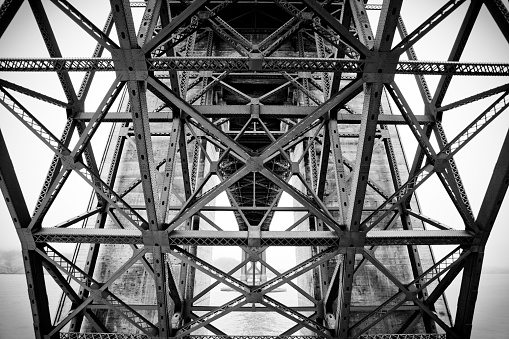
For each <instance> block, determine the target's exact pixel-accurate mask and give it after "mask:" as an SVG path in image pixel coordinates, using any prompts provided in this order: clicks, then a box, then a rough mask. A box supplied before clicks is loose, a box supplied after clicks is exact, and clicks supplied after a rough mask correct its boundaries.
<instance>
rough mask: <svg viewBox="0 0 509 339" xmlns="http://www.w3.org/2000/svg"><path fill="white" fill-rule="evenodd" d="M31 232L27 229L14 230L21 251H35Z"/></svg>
mask: <svg viewBox="0 0 509 339" xmlns="http://www.w3.org/2000/svg"><path fill="white" fill-rule="evenodd" d="M32 231H33V230H30V229H28V228H16V232H17V233H18V237H19V240H20V242H21V248H22V249H23V250H30V251H33V250H35V249H36V245H35V240H34V237H33V235H32Z"/></svg>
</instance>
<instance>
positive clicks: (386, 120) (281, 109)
mask: <svg viewBox="0 0 509 339" xmlns="http://www.w3.org/2000/svg"><path fill="white" fill-rule="evenodd" d="M193 107H194V109H196V110H197V111H198V112H200V113H201V114H202V115H204V116H205V117H207V118H221V117H231V116H233V115H234V116H250V115H251V106H250V105H231V106H220V105H217V106H216V105H214V106H201V105H196V106H193ZM258 107H259V108H260V112H259V114H260V116H262V117H269V118H270V117H274V118H276V117H277V118H301V117H305V116H307V115H309V114H311V113H312V112H313V111H314V110H316V106H278V105H260V106H258ZM93 115H94V113H93V112H79V113H76V115H75V116H74V118H75V119H76V120H80V121H85V122H88V121H90V119H91V118H92V116H93ZM148 116H149V119H150V121H151V122H169V121H171V120H172V119H173V113H172V112H149V113H148ZM415 117H416V119H417V121H418V122H419V123H420V124H423V125H426V124H431V123H433V122H434V121H435V119H434V118H433V116H432V115H417V116H415ZM337 120H338V123H340V124H341V123H345V124H360V122H361V115H360V114H342V113H338V114H337ZM131 121H132V114H131V113H129V112H110V113H108V114H107V115H106V117H105V118H104V119H103V122H131ZM378 123H380V124H384V125H405V124H406V122H405V119H404V118H403V116H401V115H380V117H379V119H378Z"/></svg>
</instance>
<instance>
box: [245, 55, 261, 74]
mask: <svg viewBox="0 0 509 339" xmlns="http://www.w3.org/2000/svg"><path fill="white" fill-rule="evenodd" d="M262 64H263V54H262V53H249V62H248V66H249V70H250V71H261V70H262Z"/></svg>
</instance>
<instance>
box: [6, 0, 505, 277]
mask: <svg viewBox="0 0 509 339" xmlns="http://www.w3.org/2000/svg"><path fill="white" fill-rule="evenodd" d="M73 3H76V6H77V7H78V9H80V11H82V12H83V13H84V14H86V15H88V17H89V18H90V19H92V21H93V22H94V23H95V24H96V25H97V26H98V27H101V28H102V26H103V24H104V20H105V18H106V15H107V13H108V11H109V7H108V6H109V5H108V4H107V2H97V1H96V2H95V3H94V4H93V5H92V2H87V4H86V5H85V4H83V3H82V2H75V1H74V2H73ZM442 3H443V1H426V2H423V1H417V0H415V1H405V4H404V7H403V9H402V14H403V18H404V20H405V24H406V26H407V30H408V32H411V31H412V30H413V29H414V28H415V27H417V26H418V25H419V24H420V23H421V22H422V21H423V20H424V19H425V18H426V17H427V16H429V15H430V14H432V13H433V12H434V11H435V10H436V9H438V7H439V5H440V4H442ZM44 4H45V5H46V9H47V13H48V16H49V17H50V21H51V22H52V23H56V24H55V25H54V28H55V31H56V32H55V33H56V35H57V39H58V41H59V43H60V48H61V50H62V54H63V55H64V56H66V57H83V56H90V55H91V54H92V51H93V48H94V47H95V41H94V40H93V39H91V38H89V36H88V35H87V34H86V33H84V32H82V31H81V30H80V29H79V27H78V26H76V25H75V24H74V23H73V22H72V21H70V20H69V19H67V17H66V16H65V15H63V14H61V13H60V12H59V10H58V9H57V8H56V7H54V6H53V5H52V4H47V2H46V1H45V2H44ZM467 6H468V2H467V3H466V4H464V5H462V7H461V8H460V9H459V10H457V11H456V13H454V14H452V15H451V17H450V18H448V19H446V20H445V21H444V22H443V23H441V24H440V25H439V26H438V27H437V29H435V30H434V31H432V32H431V33H429V34H428V35H427V36H426V37H424V38H423V39H422V40H421V41H419V42H418V43H417V45H416V46H415V50H416V53H417V56H418V57H419V59H421V60H436V61H440V60H446V58H447V56H448V54H449V51H450V46H451V45H452V42H453V41H454V38H455V36H456V32H457V30H458V27H459V23H460V22H461V19H462V16H463V15H464V13H465V12H466V9H467ZM141 13H142V10H137V12H136V15H140V14H141ZM376 13H377V12H374V11H371V12H370V15H374V14H376ZM373 28H374V29H376V25H375V24H373ZM111 36H112V38H113V40H116V33H115V32H113V33H112V35H111ZM508 46H509V44H507V42H505V41H504V38H503V36H502V35H501V34H500V32H499V30H498V28H497V27H496V25H495V24H494V22H493V20H492V19H491V18H490V16H489V13H488V12H487V10H486V9H484V8H483V9H482V11H481V15H480V17H479V19H478V21H477V23H476V25H475V28H474V31H473V34H472V37H471V39H470V41H469V43H468V44H467V47H466V50H465V53H464V56H463V58H462V60H464V61H491V62H507V61H508V60H507V55H509V47H508ZM47 55H48V54H47V52H46V49H45V47H44V43H43V41H42V39H41V38H40V35H39V33H38V29H37V27H36V25H35V21H34V19H33V17H32V15H31V13H30V9H29V7H28V3H25V4H24V5H23V6H22V8H21V9H20V11H19V12H18V14H17V16H16V18H15V19H14V21H13V23H12V25H11V27H9V28H8V29H7V31H6V33H5V34H4V36H3V37H2V39H0V57H31V56H41V57H45V56H47ZM105 56H106V55H105ZM402 58H406V57H405V56H403V57H402ZM82 77H83V74H82V73H71V78H72V80H73V82H74V84H75V87H76V88H78V86H79V85H78V84H79V83H80V82H81V79H82ZM0 78H2V79H6V80H9V81H12V82H15V83H17V84H20V85H24V86H27V87H28V88H31V89H33V90H36V91H40V92H41V93H44V94H47V95H50V96H53V97H55V98H58V99H61V100H63V101H65V97H64V95H63V93H62V90H61V89H60V84H59V82H58V80H57V78H56V76H55V75H54V74H49V73H24V74H19V73H18V74H11V73H2V74H0ZM426 79H427V81H428V84H429V87H430V89H431V93H434V88H435V86H436V83H437V81H438V79H439V77H438V76H427V77H426ZM112 80H113V75H112V74H109V73H98V74H96V78H95V81H94V83H93V86H92V91H91V93H90V95H89V98H90V99H89V100H88V101H87V103H86V111H93V110H95V109H96V107H97V105H98V103H99V102H100V100H101V98H102V97H101V96H102V93H104V92H105V90H106V89H107V88H108V87H109V85H110V84H111V82H112ZM396 81H397V83H398V85H399V87H400V88H402V90H403V91H404V93H405V95H406V96H407V100H408V101H409V102H410V104H411V105H412V108H413V110H414V113H415V114H423V109H422V103H421V101H420V96H419V94H418V91H417V87H416V86H415V82H414V80H413V76H397V77H396ZM507 81H508V77H457V78H455V79H453V82H452V84H451V87H450V90H449V94H448V95H447V96H446V98H445V101H444V104H447V103H449V102H453V101H455V100H458V99H461V98H464V97H467V96H469V95H472V94H475V93H477V92H479V91H483V90H486V89H489V88H493V87H495V86H498V85H501V84H504V83H507ZM11 93H12V92H11ZM15 95H16V97H18V98H21V99H22V100H21V102H22V103H23V104H24V105H26V107H27V108H28V109H29V110H30V111H31V112H33V113H35V114H36V116H37V117H38V118H39V119H40V120H41V121H42V122H43V123H44V124H45V125H46V126H47V127H48V128H49V129H50V130H52V131H53V132H54V134H55V135H56V136H57V137H60V134H61V131H62V128H63V125H64V121H65V112H64V111H63V109H60V108H56V107H54V106H52V105H49V104H45V103H42V102H40V101H36V100H31V99H30V98H26V97H24V96H22V95H21V96H20V95H17V94H15ZM494 98H496V96H495V97H493V98H490V99H488V100H483V101H480V102H477V103H475V104H471V105H468V106H464V107H463V108H461V109H457V110H453V111H448V112H445V114H444V128H445V131H446V133H447V136H448V138H449V140H451V139H452V138H453V137H454V136H455V135H456V134H457V133H458V132H459V131H461V129H462V128H463V127H464V126H465V125H466V124H468V123H469V122H470V121H472V120H473V118H474V117H475V116H477V115H478V114H479V113H480V112H482V111H483V110H484V108H486V107H487V106H488V105H489V103H490V102H492V101H493V99H494ZM393 109H394V107H393ZM0 117H1V118H0V129H1V130H2V133H3V135H4V138H5V139H6V142H7V146H8V148H9V150H10V154H11V157H12V159H13V162H14V165H15V168H16V170H17V173H18V179H19V181H20V184H21V186H22V189H23V191H24V194H25V199H26V201H27V204H28V206H29V211H30V212H31V211H33V207H34V205H35V201H36V199H37V196H38V194H39V191H40V189H41V187H42V183H43V181H44V177H45V175H46V171H47V168H48V166H49V163H50V161H51V159H52V156H53V154H52V153H51V151H50V150H49V149H48V148H47V147H45V146H44V145H43V144H42V143H41V142H40V141H39V140H38V139H36V138H35V137H34V136H33V135H32V134H31V133H30V132H28V131H27V130H26V129H25V128H24V127H23V126H22V125H21V123H20V122H19V121H18V120H16V119H15V118H13V117H12V116H11V115H10V113H9V112H7V110H6V109H4V108H3V107H1V108H0ZM109 126H110V125H109V124H106V125H105V126H103V127H101V128H100V129H99V133H98V135H97V136H96V137H94V140H93V141H92V144H93V146H94V150H95V154H96V158H97V159H98V160H100V156H101V153H102V145H101V143H102V142H103V141H104V140H105V136H106V135H107V133H108V128H109ZM508 126H509V112H505V113H503V114H502V116H500V117H498V118H497V120H496V122H495V123H493V124H491V125H490V126H489V127H488V128H486V129H485V130H484V131H483V132H482V133H481V134H480V135H479V136H477V137H476V138H475V139H474V140H473V141H472V142H471V143H470V144H469V145H468V146H467V147H465V148H464V149H463V150H462V151H460V152H459V153H458V155H457V156H456V157H455V159H456V162H457V166H458V169H459V171H460V174H461V176H462V179H463V182H464V185H465V187H466V190H467V193H468V196H469V198H470V202H471V205H472V208H473V210H474V214H477V211H478V210H479V207H480V204H481V202H482V199H483V197H484V193H485V189H486V186H487V184H488V181H489V178H490V175H491V172H492V169H493V167H494V164H495V161H496V159H497V157H498V154H499V151H500V146H501V142H502V140H503V139H504V137H505V134H506V133H507V130H508ZM399 130H400V132H401V133H402V135H403V143H404V148H405V151H406V154H407V157H408V158H409V159H411V158H412V157H413V155H414V150H415V147H416V142H415V141H414V140H413V137H412V136H411V134H410V132H409V131H408V128H400V129H399ZM75 142H76V140H73V142H72V143H71V145H73V144H74V143H75ZM90 192H91V189H90V188H89V186H88V185H87V184H85V183H83V182H82V181H81V180H80V178H78V177H77V175H76V174H72V175H71V177H70V179H69V182H68V183H67V184H66V185H65V187H64V190H63V191H62V193H61V194H60V196H59V198H58V199H57V200H56V202H55V205H54V206H53V208H52V212H50V213H49V214H48V217H47V218H46V221H45V226H51V225H53V224H56V223H59V222H62V221H64V220H66V219H67V218H70V217H73V216H75V215H77V214H79V213H82V212H84V211H85V209H86V205H87V202H88V199H89V196H90ZM417 192H418V197H419V200H420V203H421V206H422V211H423V214H425V215H428V216H430V217H433V218H435V219H437V220H439V221H441V222H443V223H445V224H447V225H449V226H451V227H455V228H461V227H462V222H461V220H460V218H459V216H458V215H457V212H456V210H455V208H454V207H453V206H452V204H451V203H450V202H448V198H447V195H446V194H445V191H444V190H443V188H442V187H441V185H440V183H438V180H431V182H429V183H426V184H425V185H423V187H421V188H419V190H418V191H417ZM77 193H78V194H77ZM507 201H508V199H505V202H504V203H503V205H502V208H501V212H500V214H499V218H498V221H497V223H496V224H495V227H494V229H493V232H492V236H491V238H490V240H489V242H488V246H487V249H486V255H485V266H503V267H506V268H509V263H508V262H507V261H505V260H504V257H505V246H506V240H505V239H507V236H508V235H509V231H508V230H507V224H508V222H509V208H508V207H509V206H508V202H507ZM0 227H1V229H2V237H0V249H5V250H9V249H19V248H20V245H19V242H18V239H17V236H16V232H15V231H14V227H13V226H12V224H11V221H10V216H9V213H8V211H7V209H6V207H5V204H0ZM435 250H436V251H438V252H441V250H440V249H435Z"/></svg>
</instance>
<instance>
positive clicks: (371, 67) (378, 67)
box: [362, 51, 399, 84]
mask: <svg viewBox="0 0 509 339" xmlns="http://www.w3.org/2000/svg"><path fill="white" fill-rule="evenodd" d="M398 60H399V55H397V54H394V53H391V52H373V51H372V52H371V53H370V54H369V55H367V56H366V61H365V63H364V73H363V74H362V79H363V80H364V82H368V83H369V82H382V83H385V84H390V83H391V82H393V81H394V73H395V72H396V66H397V65H398Z"/></svg>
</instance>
